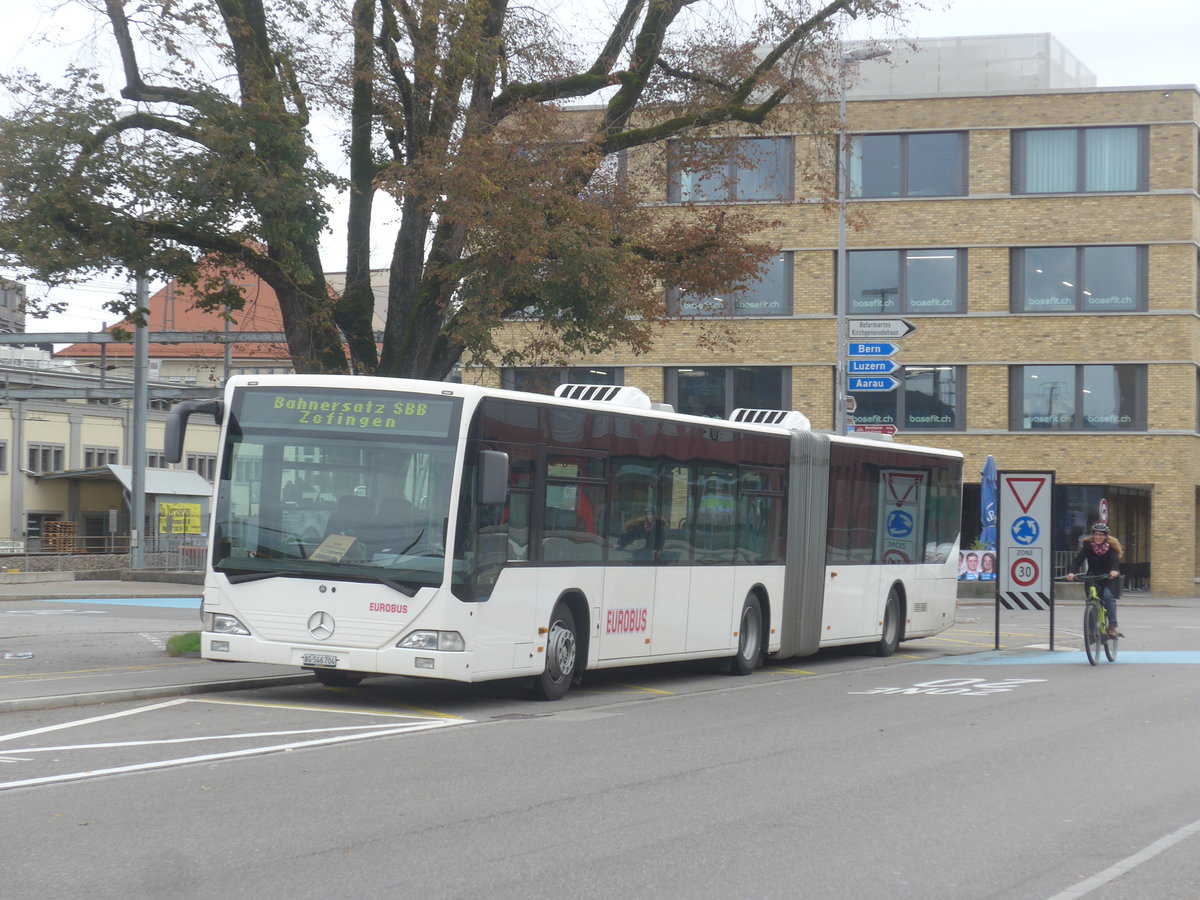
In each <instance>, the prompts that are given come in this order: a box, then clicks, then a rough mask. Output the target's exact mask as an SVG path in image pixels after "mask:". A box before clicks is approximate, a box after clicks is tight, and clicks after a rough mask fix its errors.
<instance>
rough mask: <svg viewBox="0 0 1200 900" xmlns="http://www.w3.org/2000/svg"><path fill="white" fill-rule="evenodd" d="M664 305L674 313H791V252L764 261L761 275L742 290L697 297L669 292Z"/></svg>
mask: <svg viewBox="0 0 1200 900" xmlns="http://www.w3.org/2000/svg"><path fill="white" fill-rule="evenodd" d="M667 306H668V309H669V310H670V312H671V315H673V316H786V315H790V314H791V312H792V254H791V253H780V254H779V255H778V256H774V257H772V258H771V260H770V261H769V262H768V263H767V267H766V269H765V270H764V272H763V273H762V277H761V278H760V279H759V280H757V281H753V282H751V283H750V284H749V285H748V286H747V287H746V288H745V289H744V290H740V291H731V292H729V293H727V294H725V295H724V296H722V297H698V296H697V295H695V294H680V293H679V292H678V291H672V292H670V293H669V294H668V297H667Z"/></svg>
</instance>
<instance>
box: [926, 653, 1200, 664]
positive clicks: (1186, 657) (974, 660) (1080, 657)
mask: <svg viewBox="0 0 1200 900" xmlns="http://www.w3.org/2000/svg"><path fill="white" fill-rule="evenodd" d="M1115 664H1116V665H1121V664H1125V665H1129V664H1133V665H1143V666H1144V665H1158V666H1200V651H1198V650H1122V651H1120V653H1119V654H1118V655H1117V660H1116V663H1115ZM906 665H927V666H928V665H934V666H1044V665H1072V666H1078V665H1085V666H1086V665H1087V657H1086V656H1085V655H1084V653H1083V651H1082V650H1039V651H1023V650H989V651H987V652H985V653H972V654H969V655H966V656H945V657H942V658H940V659H923V660H919V661H917V660H914V661H913V662H911V663H906ZM1100 665H1102V666H1107V665H1112V663H1109V661H1108V660H1107V659H1105V660H1102V661H1101V663H1100Z"/></svg>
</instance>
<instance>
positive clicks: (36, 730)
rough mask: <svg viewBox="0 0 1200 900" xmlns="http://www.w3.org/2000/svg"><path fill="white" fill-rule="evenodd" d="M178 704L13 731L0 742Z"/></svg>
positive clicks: (170, 703) (167, 704)
mask: <svg viewBox="0 0 1200 900" xmlns="http://www.w3.org/2000/svg"><path fill="white" fill-rule="evenodd" d="M180 703H187V700H185V699H175V700H167V701H165V702H163V703H154V704H152V705H150V706H139V707H138V708H137V709H127V710H124V711H123V712H115V713H109V714H108V715H106V716H92V717H91V718H88V719H76V720H75V721H73V722H62V723H60V724H58V725H47V726H46V727H44V728H31V729H30V730H29V731H14V732H13V733H12V734H0V742H3V741H15V740H16V739H17V738H23V737H32V736H33V735H35V734H47V733H49V732H51V731H62V730H63V729H65V728H75V727H77V726H79V725H91V724H92V723H94V722H107V721H109V720H111V719H120V718H123V717H124V716H135V715H137V714H138V713H144V712H150V711H152V710H155V709H166V708H167V707H168V706H178V705H179V704H180Z"/></svg>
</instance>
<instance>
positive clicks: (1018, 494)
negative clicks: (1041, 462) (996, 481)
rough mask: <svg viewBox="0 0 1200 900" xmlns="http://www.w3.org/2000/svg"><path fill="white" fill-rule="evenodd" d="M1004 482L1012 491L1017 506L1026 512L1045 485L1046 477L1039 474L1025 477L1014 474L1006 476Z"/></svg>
mask: <svg viewBox="0 0 1200 900" xmlns="http://www.w3.org/2000/svg"><path fill="white" fill-rule="evenodd" d="M1005 483H1006V484H1007V485H1008V488H1009V490H1011V491H1012V495H1013V497H1015V498H1016V500H1017V506H1019V507H1021V512H1023V513H1026V514H1028V513H1029V508H1030V507H1031V506H1033V501H1034V500H1036V499H1037V495H1038V494H1040V493H1041V492H1042V488H1043V487H1045V486H1046V479H1045V478H1044V477H1041V476H1036V477H1026V478H1022V477H1019V476H1014V477H1010V478H1008V479H1007V480H1006V482H1005Z"/></svg>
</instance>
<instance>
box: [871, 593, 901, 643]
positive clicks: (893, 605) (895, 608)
mask: <svg viewBox="0 0 1200 900" xmlns="http://www.w3.org/2000/svg"><path fill="white" fill-rule="evenodd" d="M898 646H900V595H899V594H897V593H896V589H895V588H892V589H891V590H890V591H888V598H887V605H886V606H885V607H884V609H883V634H882V635H881V636H880V638H879V643H878V644H876V645H875V655H876V656H891V655H892V654H893V653H895V652H896V648H897V647H898Z"/></svg>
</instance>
